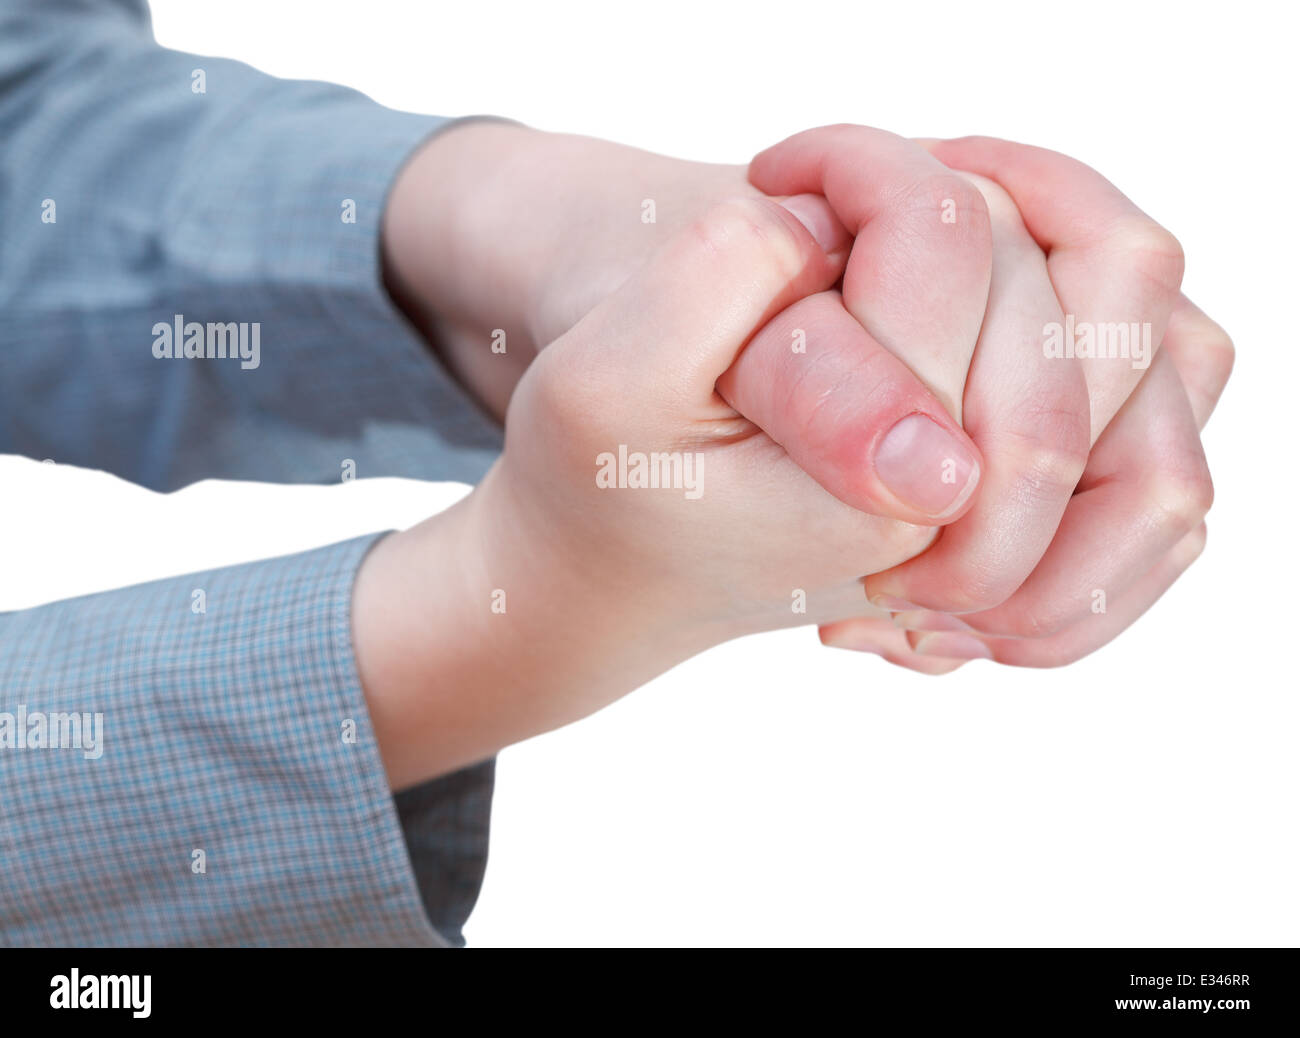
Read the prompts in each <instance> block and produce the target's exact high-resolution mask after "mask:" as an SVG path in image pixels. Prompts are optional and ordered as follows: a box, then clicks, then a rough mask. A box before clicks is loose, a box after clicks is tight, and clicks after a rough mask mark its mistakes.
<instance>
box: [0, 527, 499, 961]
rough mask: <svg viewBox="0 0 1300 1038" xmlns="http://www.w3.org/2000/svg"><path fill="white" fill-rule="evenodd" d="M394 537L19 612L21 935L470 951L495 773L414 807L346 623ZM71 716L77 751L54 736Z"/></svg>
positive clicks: (7, 622) (13, 918)
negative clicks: (362, 573) (397, 783)
mask: <svg viewBox="0 0 1300 1038" xmlns="http://www.w3.org/2000/svg"><path fill="white" fill-rule="evenodd" d="M374 542H375V538H374V537H364V538H359V539H356V540H352V541H347V542H344V543H342V544H337V545H334V546H331V547H327V548H321V549H318V550H315V551H309V552H304V553H302V554H300V555H293V556H289V557H286V558H280V559H271V560H267V561H264V562H258V563H253V564H249V565H243V566H233V567H228V568H224V569H218V570H212V571H209V572H205V573H195V574H190V575H187V576H182V577H175V578H171V579H167V580H160V581H155V582H153V583H148V584H141V585H139V586H136V587H130V588H124V589H121V590H118V591H112V592H106V593H104V594H98V595H92V596H89V597H85V598H77V599H72V600H69V601H64V602H58V603H54V604H52V605H47V606H42V607H40V608H35V609H28V610H24V611H21V612H16V613H7V614H0V784H2V785H3V786H4V788H5V789H6V790H9V791H11V793H12V794H13V795H12V796H7V797H5V798H4V800H3V804H0V875H3V876H4V883H3V884H2V885H0V943H3V944H11V945H56V944H57V945H77V946H85V945H91V944H98V943H103V942H109V943H112V944H168V945H171V944H191V945H197V944H203V945H230V944H272V945H300V944H314V945H320V944H329V945H343V944H346V945H358V944H360V945H367V944H419V945H436V944H442V943H444V942H446V941H450V942H459V940H460V927H461V925H462V924H463V922H464V920H465V918H466V916H467V915H468V913H469V910H470V908H471V907H472V904H473V900H474V896H475V894H476V893H477V888H478V882H479V880H480V879H481V875H482V868H483V861H484V858H485V855H486V844H487V806H488V800H489V798H490V795H491V778H492V772H491V764H490V763H489V764H487V765H485V766H482V767H479V768H476V769H470V770H468V771H462V772H459V773H457V774H455V775H449V776H447V777H446V778H445V779H443V780H442V782H441V783H434V784H430V785H427V786H424V787H421V788H420V789H418V790H413V791H412V792H411V793H410V794H406V795H403V796H399V797H398V798H397V799H396V804H395V803H394V797H393V796H392V794H391V793H390V790H389V785H388V782H387V780H386V777H385V773H384V769H383V766H382V763H381V758H380V753H379V749H378V746H377V744H376V741H375V735H374V731H373V728H372V725H371V721H370V718H369V713H368V711H367V706H366V702H365V699H364V697H363V695H362V691H361V686H360V684H359V682H358V680H357V673H356V664H355V661H354V658H353V652H352V643H351V637H350V627H349V623H350V616H351V595H352V586H353V580H354V576H355V573H356V570H357V567H358V566H359V565H360V563H361V560H362V559H363V557H364V556H365V555H366V553H367V552H368V551H369V550H370V548H371V547H372V545H373V544H374ZM196 593H197V594H196ZM60 713H61V714H74V713H75V714H79V715H85V717H83V720H86V719H87V718H88V720H86V723H84V724H82V725H80V726H79V727H80V731H79V732H78V733H77V734H78V735H79V736H80V738H79V740H78V741H79V742H80V747H79V748H78V747H77V746H74V745H68V746H66V747H65V748H39V747H38V746H37V745H34V744H36V743H40V742H42V741H44V742H50V741H52V739H53V731H54V729H53V727H52V726H51V724H50V721H51V719H52V717H53V715H56V714H60ZM38 733H43V734H38ZM70 735H71V733H69V736H70ZM69 742H70V739H69ZM195 852H202V854H201V856H199V855H196V853H195ZM412 865H414V869H413V868H412ZM87 891H90V892H93V896H90V897H87V896H85V894H86V892H87ZM74 895H75V896H74ZM422 901H423V903H422ZM426 913H427V914H426ZM435 927H436V929H435Z"/></svg>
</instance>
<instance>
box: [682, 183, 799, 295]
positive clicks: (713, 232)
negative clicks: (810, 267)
mask: <svg viewBox="0 0 1300 1038" xmlns="http://www.w3.org/2000/svg"><path fill="white" fill-rule="evenodd" d="M776 210H777V203H775V202H772V201H770V200H768V199H763V198H731V199H727V200H725V201H722V202H717V203H715V204H714V205H713V206H711V207H710V208H709V209H708V210H707V211H705V212H704V214H703V215H701V216H699V217H697V218H696V219H695V221H694V222H693V223H692V224H691V227H690V231H691V234H692V235H693V236H694V239H695V241H696V242H697V244H699V245H700V246H701V247H702V248H703V249H704V250H705V251H706V252H708V253H710V254H713V255H717V256H719V257H722V256H731V255H735V254H737V253H741V254H743V255H744V256H746V257H749V256H752V255H755V254H756V255H757V256H759V257H761V259H762V262H763V263H764V264H765V266H766V269H767V270H768V272H769V273H770V274H772V275H773V276H775V277H776V278H777V279H779V280H784V281H792V280H794V278H795V277H797V276H798V275H799V273H800V271H801V270H802V269H803V267H804V265H805V262H806V257H805V253H804V246H803V244H802V243H801V241H800V239H799V238H798V237H797V236H796V234H795V232H794V231H793V230H792V229H791V227H790V225H789V224H788V223H787V222H786V221H785V219H784V218H783V217H782V216H781V215H780V214H779V213H778V212H777V211H776Z"/></svg>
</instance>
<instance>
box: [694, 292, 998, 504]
mask: <svg viewBox="0 0 1300 1038" xmlns="http://www.w3.org/2000/svg"><path fill="white" fill-rule="evenodd" d="M718 393H719V394H720V395H721V396H722V398H723V399H724V400H726V401H727V403H729V404H730V405H731V406H732V407H733V408H735V409H736V410H737V411H739V412H740V413H741V414H742V415H744V416H745V417H746V418H748V419H749V420H750V421H751V422H753V423H754V424H755V425H757V426H758V427H759V428H761V429H762V430H763V431H764V432H765V433H767V435H768V436H769V437H770V438H771V439H773V440H775V441H776V442H777V443H778V444H780V445H781V446H782V447H783V448H784V449H785V452H786V453H787V454H788V455H789V456H790V458H791V460H793V461H794V463H795V464H796V465H798V466H799V467H800V468H801V469H803V470H804V471H805V472H806V473H808V475H810V476H811V477H812V478H813V479H815V480H816V481H817V482H818V483H820V484H821V485H822V487H824V488H825V489H826V490H828V491H829V492H830V493H832V494H834V495H835V496H836V497H838V498H839V499H840V500H841V501H843V502H845V504H848V505H852V506H853V507H854V508H856V509H858V510H859V511H861V512H869V513H871V514H873V515H881V516H887V517H889V518H892V519H901V520H902V521H904V522H908V523H917V524H921V525H926V526H930V525H938V524H942V523H949V522H952V521H953V520H954V519H956V518H958V517H959V516H960V515H961V514H962V513H963V512H965V511H966V508H967V506H968V505H969V504H970V503H971V501H972V500H973V497H974V492H975V488H976V486H977V484H978V483H979V478H980V468H981V465H980V452H979V449H978V448H977V447H976V446H975V444H974V443H972V442H971V440H970V438H969V437H968V436H967V435H966V433H965V432H964V431H963V430H962V428H961V427H960V426H959V425H958V424H957V423H956V421H954V420H953V418H952V417H951V415H949V414H948V411H947V409H946V408H945V407H944V406H943V404H942V403H940V402H939V400H938V398H937V397H936V396H935V395H934V394H933V393H931V392H930V390H929V389H927V388H926V387H925V385H924V384H923V383H922V382H921V380H920V379H919V378H917V376H916V375H915V374H913V373H912V371H911V369H910V368H908V367H907V366H906V365H905V364H904V363H903V362H902V361H901V360H899V359H898V358H897V357H896V356H895V355H894V354H893V353H891V352H890V351H889V350H887V349H885V347H884V346H882V345H881V344H880V343H879V342H877V341H876V340H875V339H874V338H872V336H871V335H870V333H868V332H867V331H866V330H865V329H863V327H862V325H861V324H859V323H858V321H857V319H856V318H854V317H853V315H852V314H850V313H849V312H848V311H847V310H846V309H844V304H843V302H842V300H841V298H840V294H839V293H838V292H822V293H820V294H818V295H814V296H810V297H808V298H807V299H802V300H800V301H799V302H797V303H795V304H794V305H793V306H790V307H789V308H787V309H786V310H784V311H783V312H782V313H780V314H778V315H777V316H776V317H775V318H773V319H772V321H771V322H769V323H768V324H767V325H766V326H765V327H764V328H763V329H762V330H761V331H759V332H758V334H757V335H755V336H754V337H753V339H752V340H751V341H750V343H749V345H748V346H747V347H746V348H745V351H744V353H742V354H741V355H740V357H739V358H738V359H737V360H736V362H735V363H734V364H733V365H732V366H731V367H730V368H729V369H728V370H727V371H726V372H725V373H724V374H723V375H722V377H721V378H720V379H718Z"/></svg>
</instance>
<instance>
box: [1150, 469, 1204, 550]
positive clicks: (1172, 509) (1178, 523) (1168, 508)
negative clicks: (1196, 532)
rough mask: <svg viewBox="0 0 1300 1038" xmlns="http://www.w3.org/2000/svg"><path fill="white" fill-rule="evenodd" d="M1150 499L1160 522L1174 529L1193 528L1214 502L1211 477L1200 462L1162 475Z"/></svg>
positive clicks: (1185, 529)
mask: <svg viewBox="0 0 1300 1038" xmlns="http://www.w3.org/2000/svg"><path fill="white" fill-rule="evenodd" d="M1152 501H1153V503H1154V505H1155V508H1156V510H1157V511H1158V513H1159V515H1160V521H1161V523H1162V525H1163V526H1164V527H1165V528H1166V529H1169V530H1172V531H1175V532H1177V533H1186V532H1188V531H1189V530H1193V529H1195V527H1196V526H1197V524H1199V523H1200V522H1201V520H1202V519H1203V518H1204V517H1205V513H1206V512H1208V511H1209V510H1210V506H1211V505H1213V504H1214V481H1213V480H1212V479H1211V478H1210V471H1209V469H1208V468H1206V467H1205V466H1204V464H1202V465H1200V466H1198V467H1197V468H1195V469H1193V470H1191V471H1188V472H1179V473H1169V474H1166V475H1164V476H1163V477H1162V478H1161V480H1160V482H1159V483H1158V484H1157V485H1156V486H1155V488H1154V490H1153V493H1152Z"/></svg>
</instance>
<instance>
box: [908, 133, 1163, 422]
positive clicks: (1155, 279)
mask: <svg viewBox="0 0 1300 1038" xmlns="http://www.w3.org/2000/svg"><path fill="white" fill-rule="evenodd" d="M925 144H926V145H927V147H928V148H929V150H930V151H931V152H932V153H933V154H934V155H935V156H936V157H937V158H938V159H940V160H941V161H943V162H944V163H945V164H947V165H949V166H951V167H953V168H955V169H964V170H968V171H970V172H972V173H978V174H980V175H982V176H985V177H988V178H989V179H991V180H995V181H997V183H999V184H1001V185H1002V187H1004V188H1005V189H1006V190H1007V191H1008V192H1009V193H1010V195H1011V197H1012V199H1014V201H1015V204H1016V206H1017V207H1018V208H1019V210H1020V214H1021V216H1022V217H1023V218H1024V222H1025V226H1026V227H1028V228H1029V232H1030V234H1032V235H1033V236H1034V238H1035V239H1036V240H1037V242H1038V244H1039V245H1040V246H1041V247H1042V248H1043V250H1044V251H1045V252H1047V254H1048V270H1049V272H1050V273H1051V277H1052V283H1053V284H1054V285H1055V286H1056V292H1057V297H1058V298H1059V299H1060V301H1061V306H1062V309H1063V310H1064V312H1065V315H1066V321H1067V324H1066V325H1065V326H1063V327H1062V328H1061V329H1059V330H1058V332H1057V333H1056V335H1055V336H1054V338H1053V341H1052V342H1051V343H1050V344H1049V345H1050V346H1051V348H1053V349H1055V348H1058V347H1059V348H1060V349H1061V350H1062V351H1063V352H1066V353H1067V354H1068V353H1070V352H1076V353H1078V354H1079V355H1080V356H1081V358H1082V363H1083V370H1084V377H1085V378H1086V379H1087V382H1088V391H1089V397H1090V399H1091V401H1092V441H1093V442H1096V440H1097V438H1098V437H1099V436H1100V435H1101V431H1102V430H1103V429H1104V428H1106V425H1107V424H1108V423H1109V422H1110V420H1111V418H1113V417H1114V416H1115V414H1116V413H1117V412H1118V411H1119V409H1120V407H1121V406H1122V405H1123V403H1124V401H1125V400H1126V399H1128V396H1129V394H1130V393H1131V392H1132V390H1133V387H1134V386H1136V385H1137V383H1138V382H1139V381H1140V380H1141V378H1142V373H1143V371H1144V370H1145V369H1146V368H1147V367H1148V366H1149V365H1150V363H1151V358H1152V355H1153V353H1154V351H1155V348H1156V347H1158V346H1159V344H1160V342H1161V340H1162V339H1163V337H1164V335H1165V329H1166V326H1167V325H1168V322H1169V317H1170V314H1171V313H1172V311H1173V309H1174V306H1175V304H1176V303H1177V301H1178V298H1179V286H1180V284H1181V283H1182V277H1183V251H1182V247H1181V246H1180V245H1179V243H1178V241H1177V239H1176V238H1174V236H1173V235H1172V234H1170V233H1169V232H1168V231H1167V230H1165V229H1164V228H1163V227H1161V226H1160V225H1159V224H1158V223H1156V222H1155V221H1154V220H1152V219H1151V218H1150V217H1149V216H1147V215H1146V214H1145V213H1144V212H1142V210H1141V209H1139V208H1138V207H1137V206H1136V205H1134V204H1133V203H1132V202H1131V201H1129V199H1128V198H1126V197H1125V196H1124V195H1123V194H1121V193H1120V191H1119V190H1118V189H1117V188H1116V187H1115V186H1114V185H1113V184H1111V183H1110V182H1109V181H1108V180H1106V179H1105V178H1104V177H1103V176H1101V174H1099V173H1097V172H1096V171H1095V170H1093V169H1091V168H1089V167H1088V166H1086V165H1084V164H1083V163H1082V162H1079V161H1077V160H1075V159H1071V158H1068V157H1067V156H1065V155H1061V154H1058V153H1057V152H1053V151H1048V150H1046V149H1044V148H1034V147H1030V146H1028V145H1024V144H1016V143H1013V142H1011V141H1004V140H998V139H996V138H993V137H963V138H959V139H957V140H946V141H927V142H925ZM1088 354H1091V355H1088Z"/></svg>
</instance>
